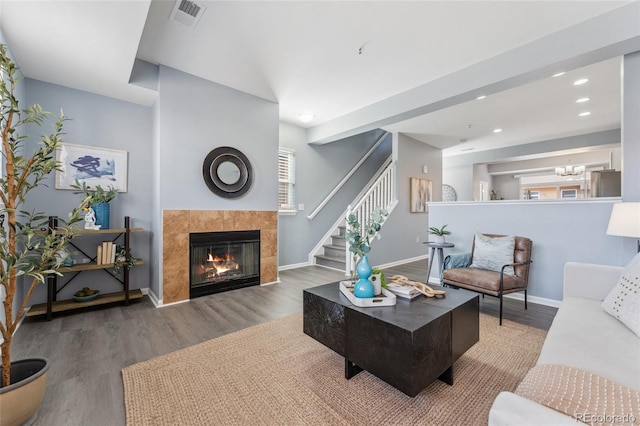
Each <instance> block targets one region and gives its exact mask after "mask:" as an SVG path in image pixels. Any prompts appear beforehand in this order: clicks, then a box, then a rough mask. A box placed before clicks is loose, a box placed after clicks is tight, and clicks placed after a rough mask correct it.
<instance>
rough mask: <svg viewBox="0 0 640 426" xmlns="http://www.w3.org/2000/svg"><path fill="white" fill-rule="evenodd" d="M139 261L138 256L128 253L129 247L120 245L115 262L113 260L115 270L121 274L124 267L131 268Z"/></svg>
mask: <svg viewBox="0 0 640 426" xmlns="http://www.w3.org/2000/svg"><path fill="white" fill-rule="evenodd" d="M137 262H138V260H137V259H136V258H134V257H133V256H131V255H130V254H127V248H126V247H125V246H118V247H117V250H116V255H115V262H113V272H114V273H116V274H119V273H120V270H121V269H122V268H123V267H127V268H129V269H131V268H133V267H134V266H136V265H137V264H138V263H137Z"/></svg>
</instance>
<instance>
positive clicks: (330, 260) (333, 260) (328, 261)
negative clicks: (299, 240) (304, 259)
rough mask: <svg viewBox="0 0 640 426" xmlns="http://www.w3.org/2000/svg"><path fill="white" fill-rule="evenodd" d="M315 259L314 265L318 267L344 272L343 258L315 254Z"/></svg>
mask: <svg viewBox="0 0 640 426" xmlns="http://www.w3.org/2000/svg"><path fill="white" fill-rule="evenodd" d="M315 258H316V264H318V265H324V266H328V267H330V268H334V269H340V270H342V271H344V270H345V268H346V264H345V262H344V260H345V259H344V257H342V258H339V257H336V256H327V255H324V254H316V255H315Z"/></svg>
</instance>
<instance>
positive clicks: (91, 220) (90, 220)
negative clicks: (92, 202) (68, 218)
mask: <svg viewBox="0 0 640 426" xmlns="http://www.w3.org/2000/svg"><path fill="white" fill-rule="evenodd" d="M84 210H85V211H86V213H85V214H84V229H94V230H97V229H100V228H101V225H96V212H95V211H94V210H93V209H92V208H91V207H89V206H88V205H87V206H84Z"/></svg>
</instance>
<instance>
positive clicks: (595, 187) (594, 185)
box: [591, 170, 622, 197]
mask: <svg viewBox="0 0 640 426" xmlns="http://www.w3.org/2000/svg"><path fill="white" fill-rule="evenodd" d="M621 195H622V174H621V173H620V172H619V171H615V170H598V171H595V172H591V196H592V197H620V196H621Z"/></svg>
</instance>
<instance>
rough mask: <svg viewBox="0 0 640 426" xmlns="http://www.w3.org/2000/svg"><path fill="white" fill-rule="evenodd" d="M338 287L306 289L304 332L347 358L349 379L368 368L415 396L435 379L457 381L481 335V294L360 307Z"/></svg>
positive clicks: (453, 293)
mask: <svg viewBox="0 0 640 426" xmlns="http://www.w3.org/2000/svg"><path fill="white" fill-rule="evenodd" d="M338 286H339V283H337V282H336V283H331V284H326V285H322V286H318V287H313V288H309V289H306V290H304V292H303V304H304V307H303V318H304V319H303V321H304V325H303V330H304V332H305V334H307V335H309V336H311V337H313V338H314V339H315V340H317V341H318V342H320V343H322V344H323V345H325V346H327V347H329V348H330V349H333V350H334V351H335V352H337V353H338V354H340V355H342V356H344V359H345V377H346V378H347V379H350V378H351V377H353V376H354V375H355V374H357V373H358V372H360V371H362V370H363V369H364V370H367V371H368V372H370V373H371V374H373V375H375V376H377V377H379V378H380V379H382V380H384V381H385V382H387V383H389V384H390V385H392V386H394V387H395V388H397V389H399V390H401V391H402V392H404V393H405V394H407V395H409V396H412V397H413V396H416V395H417V394H418V393H420V391H421V390H422V389H424V388H425V387H427V386H428V385H429V384H431V383H433V382H434V381H435V380H436V379H440V380H442V381H444V382H446V383H448V384H450V385H452V384H453V363H454V362H455V361H456V360H457V359H458V358H460V356H461V355H462V354H463V353H464V352H466V351H467V350H468V349H469V348H470V347H471V346H473V345H474V344H475V343H476V342H477V341H478V339H479V296H478V295H477V294H475V293H472V292H469V291H461V290H456V291H452V290H451V289H449V290H448V291H447V294H446V296H445V297H444V298H437V299H436V298H428V297H426V296H419V297H418V298H416V299H413V300H411V301H409V300H406V299H402V298H398V299H397V302H396V305H395V306H384V307H373V308H360V307H358V306H354V305H353V304H351V302H349V299H347V298H346V297H345V296H344V295H343V294H342V293H340V290H339V288H338ZM434 288H438V289H439V288H440V287H439V286H434Z"/></svg>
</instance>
